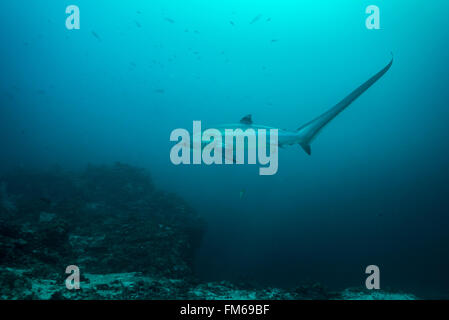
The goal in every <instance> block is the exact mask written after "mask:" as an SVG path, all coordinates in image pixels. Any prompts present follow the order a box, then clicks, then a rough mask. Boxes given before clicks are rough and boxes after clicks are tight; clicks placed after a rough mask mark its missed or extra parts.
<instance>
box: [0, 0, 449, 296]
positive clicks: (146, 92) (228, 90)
mask: <svg viewBox="0 0 449 320" xmlns="http://www.w3.org/2000/svg"><path fill="white" fill-rule="evenodd" d="M71 4H74V5H77V6H79V8H80V23H81V24H80V29H79V30H67V28H66V25H65V21H66V18H67V16H68V15H67V14H66V13H65V9H66V7H67V6H68V5H71ZM372 4H374V5H377V6H378V7H379V8H380V26H381V28H380V29H379V30H368V29H367V28H366V26H365V19H366V18H367V17H368V14H366V13H365V9H366V7H367V6H368V5H372ZM448 9H449V2H447V1H434V2H432V3H427V4H424V3H423V2H421V1H414V0H410V1H394V2H393V1H385V0H374V1H364V0H363V1H357V2H354V1H349V0H344V1H330V0H328V1H325V0H318V1H317V0H315V1H288V0H278V1H252V0H243V1H242V0H239V1H237V0H229V1H201V0H191V1H162V0H160V1H159V0H154V1H143V0H142V1H137V0H130V1H126V2H121V1H105V0H96V1H87V0H73V1H50V0H47V1H24V0H17V1H2V2H1V4H0V28H1V30H2V32H1V33H0V39H1V43H2V50H1V53H0V56H1V59H0V64H1V70H2V72H1V75H0V137H1V139H0V147H1V149H0V150H1V157H0V171H1V173H6V172H9V171H10V170H11V169H12V168H15V167H18V166H19V167H22V168H43V167H48V166H51V165H54V164H58V165H60V166H61V167H63V168H67V169H77V168H81V167H84V166H85V165H86V164H87V163H99V164H101V163H113V162H116V161H120V162H123V163H129V164H132V165H136V166H139V167H143V168H147V169H148V170H149V171H150V172H151V174H152V177H153V180H154V181H155V183H156V184H157V185H159V186H160V187H161V188H163V189H165V190H168V191H171V192H175V193H177V194H179V195H180V196H182V197H183V198H184V199H185V200H187V201H188V202H189V203H191V205H192V207H193V208H194V209H195V210H196V211H197V212H198V213H199V214H200V215H201V216H203V217H204V218H205V219H206V221H207V232H206V234H205V236H204V238H203V241H202V245H201V248H200V250H199V252H198V254H197V258H196V262H195V265H196V273H197V275H198V276H199V277H200V278H202V279H204V280H223V279H228V280H235V281H238V280H240V279H246V280H248V281H254V282H257V283H260V284H262V285H273V286H288V285H290V284H292V283H296V282H298V283H299V282H301V281H307V280H310V281H320V282H322V283H324V284H325V285H327V286H329V287H331V288H335V289H341V288H346V287H350V286H359V285H363V284H364V281H365V278H366V275H365V268H366V266H368V265H371V264H375V265H378V266H379V268H380V270H381V279H382V280H381V285H382V286H383V287H391V288H395V289H401V290H406V291H411V292H416V293H417V294H421V295H423V296H426V295H428V296H438V295H445V294H447V293H448V287H449V275H448V273H447V270H448V267H449V257H448V250H449V233H448V227H449V217H448V213H449V198H448V194H449V193H448V192H449V187H448V178H449V170H448V169H449V165H448V163H449V161H448V160H449V153H448V151H447V150H448V147H449V142H448V141H449V140H448V138H449V131H448V130H447V123H448V120H449V105H448V101H449V99H448V98H449V92H448V90H447V88H446V87H447V81H448V79H449V74H448V72H449V68H448V61H449V50H448V40H449V34H448V30H449V29H448V28H447V18H446V16H447V14H446V12H447V11H448ZM390 52H392V53H393V55H394V63H393V66H392V67H391V69H390V70H389V71H388V73H387V74H386V75H385V76H384V77H383V78H381V79H380V80H379V81H378V82H377V83H376V84H374V85H373V87H372V88H370V89H369V90H368V91H367V92H366V93H364V94H363V95H362V96H361V97H360V98H359V99H357V100H356V101H355V102H354V103H353V104H352V105H351V106H350V107H349V108H348V109H347V110H345V111H344V112H343V113H342V114H341V115H339V116H338V117H337V118H336V119H335V120H334V121H332V122H331V123H330V124H329V125H328V126H327V127H326V128H324V130H323V132H322V133H320V135H319V136H318V137H317V139H316V140H315V141H314V142H313V144H312V155H311V156H308V155H307V154H306V153H305V152H304V151H303V150H302V149H301V148H300V147H299V146H291V147H288V148H285V149H282V150H280V153H279V170H278V172H277V174H276V175H273V176H260V175H259V174H258V166H254V165H241V166H238V165H231V166H224V165H223V166H220V165H214V166H206V165H180V166H175V165H173V164H172V163H171V161H170V157H169V155H170V148H171V147H172V146H173V144H174V143H173V142H170V140H169V136H170V133H171V131H172V130H174V129H176V128H186V129H188V130H191V129H192V121H193V120H201V121H202V123H203V124H204V125H205V126H213V125H214V124H220V123H229V122H238V120H240V119H241V118H242V117H243V116H245V115H247V114H252V117H253V120H254V122H255V123H260V124H266V125H271V126H275V127H279V128H287V129H292V130H294V129H296V128H298V127H299V126H300V125H302V124H304V123H306V122H307V121H309V120H311V119H313V118H314V117H316V116H318V115H320V114H321V113H323V112H324V111H326V110H327V109H328V108H330V107H332V106H333V105H335V104H336V103H337V102H339V101H340V100H341V99H342V98H344V97H345V96H346V95H347V94H349V93H350V92H351V91H352V90H353V89H355V88H356V87H357V86H358V85H360V84H361V83H363V82H364V81H366V80H367V79H368V78H369V77H370V76H372V75H373V74H375V73H376V72H378V71H379V70H380V69H381V68H383V67H384V66H385V65H386V64H387V63H388V62H389V60H390V57H391V56H390Z"/></svg>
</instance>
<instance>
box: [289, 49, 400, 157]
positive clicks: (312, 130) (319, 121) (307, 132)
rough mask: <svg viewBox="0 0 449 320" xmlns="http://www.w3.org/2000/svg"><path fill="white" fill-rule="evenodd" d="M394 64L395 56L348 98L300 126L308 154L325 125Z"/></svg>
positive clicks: (299, 130) (299, 131)
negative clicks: (312, 143)
mask: <svg viewBox="0 0 449 320" xmlns="http://www.w3.org/2000/svg"><path fill="white" fill-rule="evenodd" d="M392 64H393V57H391V61H390V63H388V64H387V65H386V66H385V67H384V68H383V69H382V70H380V71H379V72H378V73H376V74H375V75H374V76H372V77H371V78H370V79H369V80H368V81H366V82H365V83H364V84H362V85H361V86H360V87H358V88H357V89H355V90H354V91H353V92H351V94H349V95H348V96H347V97H346V98H344V99H343V100H341V101H340V102H339V103H338V104H336V105H335V106H334V107H332V108H331V109H329V110H328V111H326V112H325V113H323V114H322V115H320V116H319V117H317V118H315V119H313V120H312V121H310V122H308V123H306V124H305V125H303V126H301V127H300V128H298V130H297V132H298V135H299V136H301V143H300V145H301V147H302V148H303V149H304V151H305V152H307V154H309V155H310V154H311V148H310V143H311V142H312V141H313V139H314V138H315V137H316V135H317V134H318V133H319V132H320V131H321V129H323V127H324V126H325V125H326V124H328V123H329V122H330V121H331V120H332V119H333V118H335V117H336V116H337V115H338V114H339V113H340V112H342V111H343V110H344V109H345V108H346V107H347V106H349V105H350V104H351V102H353V101H354V100H355V99H357V98H358V97H359V96H360V95H361V94H362V93H363V92H365V91H366V90H367V89H368V88H369V87H371V86H372V85H373V84H374V83H375V82H376V81H377V80H379V79H380V78H381V77H382V76H383V75H384V74H385V73H386V72H387V71H388V69H390V67H391V65H392Z"/></svg>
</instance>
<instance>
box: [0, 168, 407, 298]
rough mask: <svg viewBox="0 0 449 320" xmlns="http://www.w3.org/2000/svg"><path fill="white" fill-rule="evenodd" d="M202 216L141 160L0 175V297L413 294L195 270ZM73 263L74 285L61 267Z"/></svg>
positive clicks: (355, 296)
mask: <svg viewBox="0 0 449 320" xmlns="http://www.w3.org/2000/svg"><path fill="white" fill-rule="evenodd" d="M205 227H206V226H205V222H204V221H203V219H201V217H199V216H198V215H197V214H196V212H195V211H194V210H193V209H192V208H191V207H190V206H189V205H188V203H186V202H185V201H184V200H183V199H181V198H179V197H178V196H176V195H175V194H172V193H167V192H164V191H161V190H158V189H157V188H156V187H155V186H154V185H153V183H152V180H151V177H150V175H149V173H148V172H147V171H145V170H143V169H140V168H135V167H132V166H129V165H126V164H122V163H116V164H114V165H111V166H93V165H89V166H88V167H87V168H86V169H85V170H83V171H82V172H66V171H63V170H62V169H60V168H58V167H55V168H51V170H47V171H45V172H25V171H21V170H18V171H15V172H11V173H9V174H7V175H4V176H2V177H1V178H0V299H415V298H416V297H414V296H413V295H407V294H401V293H385V292H381V291H376V292H375V293H373V292H368V291H364V290H361V289H347V290H345V291H343V292H330V291H329V290H327V289H326V288H324V287H323V286H321V285H319V284H308V285H303V286H299V287H296V288H292V289H289V290H286V289H279V288H254V287H248V286H247V285H246V286H244V285H239V284H232V283H229V282H226V281H223V282H214V283H205V282H201V281H199V280H198V279H197V277H196V275H195V272H194V267H193V261H194V257H195V251H196V249H197V248H198V247H199V245H200V244H201V239H202V235H203V233H204V231H205ZM68 265H76V266H78V267H79V269H80V270H81V281H80V287H81V289H80V290H68V289H67V288H66V287H65V279H66V277H67V274H65V269H66V267H67V266H68Z"/></svg>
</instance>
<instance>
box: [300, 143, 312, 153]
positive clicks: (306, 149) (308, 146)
mask: <svg viewBox="0 0 449 320" xmlns="http://www.w3.org/2000/svg"><path fill="white" fill-rule="evenodd" d="M299 145H300V146H301V148H303V150H304V151H305V152H306V153H307V154H308V155H309V156H310V155H311V154H312V148H311V147H310V144H307V143H300V144H299Z"/></svg>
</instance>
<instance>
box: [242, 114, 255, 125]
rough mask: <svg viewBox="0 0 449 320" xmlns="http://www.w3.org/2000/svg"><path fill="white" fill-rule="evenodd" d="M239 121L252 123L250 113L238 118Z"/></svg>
mask: <svg viewBox="0 0 449 320" xmlns="http://www.w3.org/2000/svg"><path fill="white" fill-rule="evenodd" d="M240 123H243V124H248V125H251V124H253V119H251V115H250V114H248V115H246V116H244V117H243V118H242V119H240Z"/></svg>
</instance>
